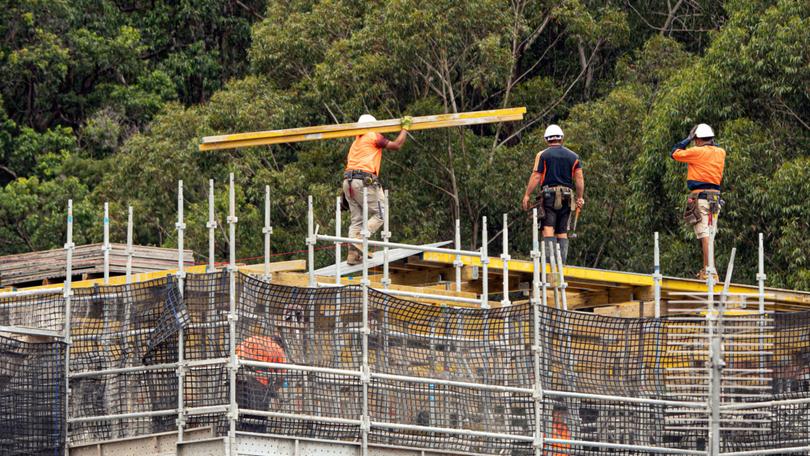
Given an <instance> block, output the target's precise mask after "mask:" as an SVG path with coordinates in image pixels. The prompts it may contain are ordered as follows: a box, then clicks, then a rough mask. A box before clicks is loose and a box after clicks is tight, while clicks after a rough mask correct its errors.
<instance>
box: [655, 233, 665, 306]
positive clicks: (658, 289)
mask: <svg viewBox="0 0 810 456" xmlns="http://www.w3.org/2000/svg"><path fill="white" fill-rule="evenodd" d="M653 260H654V261H653V296H654V299H655V318H661V279H662V278H663V277H662V276H661V251H660V250H659V247H658V231H656V232H655V253H654V254H653Z"/></svg>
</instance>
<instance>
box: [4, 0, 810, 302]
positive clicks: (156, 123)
mask: <svg viewBox="0 0 810 456" xmlns="http://www.w3.org/2000/svg"><path fill="white" fill-rule="evenodd" d="M628 6H629V8H628ZM122 8H123V7H120V6H119V4H117V3H115V2H112V1H109V0H77V1H75V2H66V1H51V2H41V1H35V0H26V1H22V2H17V3H16V4H15V5H14V6H12V7H10V8H7V9H5V10H4V11H0V36H2V37H3V39H2V41H0V76H1V77H2V78H3V79H2V81H3V82H2V84H0V93H2V97H3V98H2V104H0V157H1V158H2V161H0V165H2V166H1V167H0V183H2V184H3V188H2V193H0V196H2V197H3V198H2V201H0V253H6V252H17V251H24V250H30V249H34V248H47V247H51V246H59V245H61V242H62V238H63V236H64V233H63V231H64V228H63V225H64V206H65V203H66V200H67V198H68V197H73V198H74V200H75V201H76V208H77V209H76V210H77V214H78V215H77V219H76V220H77V227H78V231H77V233H78V236H80V239H81V241H90V240H95V239H98V237H99V235H100V228H99V227H100V224H99V223H98V214H99V213H100V208H101V204H102V203H103V202H104V201H107V200H109V201H111V202H112V205H111V208H112V210H113V217H112V218H113V221H114V225H113V228H114V231H113V232H114V237H115V236H118V237H122V236H123V233H124V227H123V224H122V221H123V220H124V214H125V213H126V212H125V210H126V206H127V205H132V206H134V208H135V218H136V225H135V226H136V240H137V241H138V242H140V243H148V244H159V245H166V246H173V245H176V228H175V225H174V223H175V221H176V219H175V217H176V213H175V206H176V191H177V180H178V179H183V180H184V186H185V197H186V202H187V203H186V214H187V225H188V238H187V241H186V245H188V246H189V247H190V248H192V249H194V250H195V252H196V253H197V255H198V257H200V258H204V257H205V256H206V255H207V239H206V237H207V230H206V228H205V222H206V221H207V219H208V206H207V194H208V179H209V178H212V179H215V184H216V191H215V196H216V197H215V201H216V218H217V221H218V223H219V224H220V225H219V228H218V229H217V232H216V240H217V243H216V247H217V251H216V253H215V255H216V256H217V259H218V260H222V259H224V258H225V257H226V255H227V252H228V245H227V231H226V225H225V222H226V220H225V217H226V215H227V188H226V182H227V176H228V173H229V172H234V173H235V177H236V184H237V192H236V199H237V206H238V217H239V225H238V244H237V255H238V256H239V257H242V258H246V257H256V256H260V255H261V252H262V248H261V243H262V234H261V228H262V225H263V205H264V186H265V185H269V186H270V187H271V194H272V201H273V210H272V215H273V228H274V231H273V250H274V252H277V253H278V254H281V256H280V257H279V258H286V257H289V256H291V255H287V254H284V253H285V252H294V251H297V250H300V249H302V248H303V242H302V239H303V235H304V233H305V231H306V219H305V213H306V204H307V196H308V195H312V196H313V199H314V204H315V207H316V219H317V220H316V223H317V224H318V225H319V227H320V230H321V232H332V231H334V229H335V227H334V226H333V224H334V220H333V213H334V212H333V211H334V205H335V197H336V196H337V195H338V194H339V186H340V182H341V170H342V168H343V166H344V160H345V154H346V151H347V149H348V146H349V144H350V140H349V139H343V140H332V141H313V142H305V143H297V144H292V145H273V146H266V147H258V148H253V149H247V150H238V151H230V152H206V153H200V152H198V151H197V144H198V141H199V138H200V137H201V136H203V135H207V134H213V133H230V132H239V131H256V130H269V129H277V128H291V127H299V126H306V125H318V124H326V123H334V122H348V121H353V120H355V119H356V118H357V117H358V116H359V115H360V114H362V113H364V112H369V113H372V114H374V115H376V116H377V117H378V118H395V117H400V116H402V115H405V114H408V115H424V114H435V113H441V112H457V111H467V110H479V109H495V108H501V107H505V106H526V107H527V108H528V114H527V118H526V120H524V121H523V122H518V123H512V124H503V125H487V126H480V127H472V128H463V129H443V130H431V131H419V132H414V133H412V134H411V135H410V136H411V137H410V139H409V140H408V143H407V144H406V146H405V147H404V148H403V149H402V150H401V151H399V152H390V153H389V152H386V157H385V159H384V161H383V170H382V177H383V180H384V181H386V183H387V188H388V189H389V192H390V201H391V209H392V210H391V230H392V232H393V233H394V238H395V239H397V240H402V241H404V242H432V241H436V240H438V239H450V238H452V234H453V221H454V219H455V218H460V219H461V220H462V227H463V236H462V237H463V239H464V245H465V246H468V247H477V246H478V243H479V239H480V234H481V233H480V232H481V224H480V222H481V217H482V216H487V217H488V222H489V237H490V240H491V244H490V251H491V252H492V253H493V254H497V253H498V251H499V246H500V242H501V241H500V237H499V236H498V233H500V231H501V229H502V228H503V227H502V218H501V214H503V213H506V214H508V215H509V220H510V222H511V225H510V233H509V234H510V236H509V239H510V244H511V245H510V251H511V253H512V255H514V256H517V257H520V256H525V255H526V254H527V252H528V250H529V245H530V244H529V243H530V240H531V232H530V221H529V220H528V218H527V217H526V216H525V214H523V213H522V211H520V209H519V208H518V205H519V202H520V198H521V196H522V194H523V190H524V188H525V183H526V179H527V178H528V177H529V174H530V172H531V164H532V163H533V160H534V157H535V155H536V154H537V152H538V151H540V150H542V149H543V148H544V147H545V145H544V142H543V140H542V132H543V130H544V128H545V126H546V125H547V124H548V123H551V122H558V123H560V124H561V125H562V127H563V128H564V129H565V131H566V140H567V145H568V146H569V147H571V148H572V149H573V150H575V151H577V152H578V153H579V154H580V157H581V159H582V161H583V163H584V169H585V175H586V184H587V191H586V194H587V195H586V196H587V203H586V207H585V210H584V212H583V213H582V217H581V220H580V225H579V230H578V231H579V233H580V237H579V239H577V240H576V241H575V242H573V243H572V249H571V252H572V256H573V259H572V262H573V263H576V264H582V265H587V266H593V267H601V268H611V269H629V270H636V271H642V272H649V271H650V270H651V261H652V258H651V256H652V255H651V250H652V249H651V246H652V239H653V235H652V233H653V232H654V231H658V232H660V234H661V240H662V259H663V269H664V272H665V273H667V274H676V275H685V274H691V273H693V272H694V271H695V270H696V269H698V267H699V263H700V261H699V258H700V256H699V255H700V252H699V249H698V246H697V243H696V242H695V241H694V240H693V235H692V234H691V232H690V229H689V228H687V227H686V226H684V225H683V224H682V223H681V222H680V212H681V205H682V203H683V199H684V193H685V189H686V186H685V182H684V180H685V166H684V165H683V164H680V163H677V162H674V161H673V160H671V159H670V158H669V151H670V148H671V146H672V144H674V143H675V142H676V141H678V140H680V139H681V138H683V137H684V136H685V135H686V134H687V132H688V131H689V129H690V128H691V126H693V125H694V124H696V123H698V122H706V123H709V124H711V125H712V126H713V127H714V128H715V131H716V132H717V133H718V138H717V139H718V143H719V145H720V146H721V147H723V148H725V149H726V150H727V152H728V160H727V168H726V175H725V182H724V187H725V190H726V192H725V196H724V199H725V200H726V202H727V204H726V206H725V207H724V208H723V212H722V214H721V218H720V225H719V226H720V233H719V237H718V245H717V248H718V255H719V257H718V262H719V263H720V262H722V261H725V260H726V258H727V255H728V252H729V251H730V249H731V248H732V247H737V248H738V251H739V255H738V258H739V261H738V264H737V265H736V267H735V271H736V274H735V275H736V277H737V278H739V279H741V280H744V281H746V280H747V281H750V280H752V279H753V273H754V268H755V258H756V234H757V233H758V232H763V233H764V234H765V237H766V248H767V249H768V252H769V254H768V257H767V261H768V263H767V268H768V270H769V277H770V280H771V281H772V283H773V284H777V285H781V286H789V287H804V288H807V287H808V286H810V266H809V265H808V262H810V260H809V259H808V258H806V255H805V252H807V251H810V245H807V243H808V241H807V240H806V239H807V238H808V236H807V232H808V222H807V221H808V220H810V203H808V199H807V196H806V195H807V194H810V193H809V192H810V188H807V185H808V182H810V179H809V178H810V163H809V162H808V159H807V157H808V154H807V152H806V151H807V150H808V148H810V134H808V131H810V128H809V127H808V124H809V123H810V102H809V101H808V99H810V96H809V95H808V92H807V81H808V79H810V64H809V63H808V62H810V57H808V49H810V33H808V32H807V30H810V27H808V26H810V24H809V23H808V18H810V5H809V4H808V3H807V2H801V1H798V0H757V1H753V2H752V1H743V0H727V1H724V2H677V3H675V2H672V3H667V5H664V4H663V3H662V2H640V1H635V0H633V1H629V2H628V1H621V2H620V1H613V0H611V1H608V2H596V1H591V0H565V1H562V2H551V1H525V0H516V1H512V2H500V1H495V0H474V1H466V2H457V1H449V0H447V1H445V0H442V1H432V2H424V1H416V0H395V1H387V2H356V1H350V0H294V1H280V0H241V1H239V2H234V1H231V0H201V1H197V2H157V3H155V4H154V5H152V6H151V7H148V8H147V7H145V6H142V5H141V3H138V2H135V3H133V5H132V6H131V9H129V10H126V11H125V10H123V9H122ZM668 8H670V9H671V8H675V9H674V10H670V9H668ZM678 8H679V9H678ZM345 219H346V217H344V222H346V220H345ZM345 230H346V227H345V226H344V227H343V232H344V233H345V232H346V231H345ZM81 241H80V242H81ZM292 256H294V255H292ZM329 259H330V254H329V253H327V252H322V253H319V255H318V261H319V262H324V261H327V260H329ZM721 269H722V267H721Z"/></svg>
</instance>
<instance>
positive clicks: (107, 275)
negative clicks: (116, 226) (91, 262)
mask: <svg viewBox="0 0 810 456" xmlns="http://www.w3.org/2000/svg"><path fill="white" fill-rule="evenodd" d="M103 223H104V243H103V244H101V251H102V252H104V266H103V268H104V285H109V284H110V248H111V247H110V203H104V220H103Z"/></svg>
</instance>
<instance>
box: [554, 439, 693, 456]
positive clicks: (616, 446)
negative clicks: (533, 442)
mask: <svg viewBox="0 0 810 456" xmlns="http://www.w3.org/2000/svg"><path fill="white" fill-rule="evenodd" d="M546 441H547V442H549V443H559V444H562V445H581V446H592V447H597V448H611V449H615V450H631V451H646V452H650V453H663V454H695V455H701V456H706V452H705V451H698V450H681V449H678V448H666V447H653V446H645V445H628V444H624V443H606V442H595V441H591V440H570V439H555V438H549V439H546Z"/></svg>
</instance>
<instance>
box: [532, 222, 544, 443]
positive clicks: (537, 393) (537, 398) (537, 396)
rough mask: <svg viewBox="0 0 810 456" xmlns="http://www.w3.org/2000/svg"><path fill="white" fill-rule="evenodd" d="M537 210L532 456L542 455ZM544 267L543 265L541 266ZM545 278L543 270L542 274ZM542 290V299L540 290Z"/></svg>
mask: <svg viewBox="0 0 810 456" xmlns="http://www.w3.org/2000/svg"><path fill="white" fill-rule="evenodd" d="M537 228H538V227H537V208H534V209H532V254H531V256H532V271H533V273H532V300H531V301H532V316H533V317H534V334H533V343H532V352H533V355H534V395H533V399H534V454H535V456H542V455H543V440H544V439H543V429H542V428H541V426H542V424H541V423H542V422H543V381H542V376H541V368H540V360H541V359H542V356H541V355H542V353H541V350H542V348H541V347H542V345H541V342H540V307H539V306H540V304H541V300H542V301H545V284H543V285H540V277H541V274H540V255H541V252H540V245H539V244H540V243H539V239H538V233H537ZM543 266H545V264H544V265H543ZM542 275H543V276H544V277H545V268H543V274H542ZM541 287H542V288H543V297H542V298H541V296H540V289H541Z"/></svg>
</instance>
